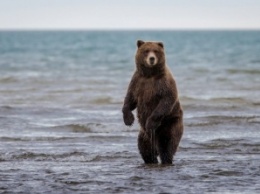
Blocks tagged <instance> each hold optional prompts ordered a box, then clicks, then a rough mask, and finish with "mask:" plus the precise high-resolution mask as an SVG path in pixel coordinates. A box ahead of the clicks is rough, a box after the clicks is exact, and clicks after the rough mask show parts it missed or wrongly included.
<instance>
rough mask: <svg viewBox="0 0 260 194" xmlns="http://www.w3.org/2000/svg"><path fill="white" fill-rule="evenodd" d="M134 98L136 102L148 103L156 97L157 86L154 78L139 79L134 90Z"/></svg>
mask: <svg viewBox="0 0 260 194" xmlns="http://www.w3.org/2000/svg"><path fill="white" fill-rule="evenodd" d="M135 98H136V99H137V101H138V103H145V104H147V103H148V104H149V103H152V102H154V101H155V100H156V99H157V98H158V87H157V82H156V80H155V79H153V78H150V79H141V80H139V83H138V84H137V87H136V90H135Z"/></svg>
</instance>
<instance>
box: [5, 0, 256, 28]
mask: <svg viewBox="0 0 260 194" xmlns="http://www.w3.org/2000/svg"><path fill="white" fill-rule="evenodd" d="M46 28H47V29H162V28H163V29H187V28H188V29H212V28H213V29H219V28H221V29H223V28H224V29H234V28H235V29H238V28H239V29H260V0H0V29H46Z"/></svg>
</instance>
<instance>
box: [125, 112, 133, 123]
mask: <svg viewBox="0 0 260 194" xmlns="http://www.w3.org/2000/svg"><path fill="white" fill-rule="evenodd" d="M134 120H135V117H134V115H133V113H132V112H127V113H124V123H125V125H127V126H132V125H133V123H134Z"/></svg>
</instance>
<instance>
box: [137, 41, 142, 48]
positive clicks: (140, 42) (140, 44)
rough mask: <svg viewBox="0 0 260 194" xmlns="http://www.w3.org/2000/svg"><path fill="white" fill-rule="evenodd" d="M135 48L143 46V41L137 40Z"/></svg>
mask: <svg viewBox="0 0 260 194" xmlns="http://www.w3.org/2000/svg"><path fill="white" fill-rule="evenodd" d="M136 44H137V47H138V48H139V47H140V46H142V45H143V44H144V41H142V40H137V43H136Z"/></svg>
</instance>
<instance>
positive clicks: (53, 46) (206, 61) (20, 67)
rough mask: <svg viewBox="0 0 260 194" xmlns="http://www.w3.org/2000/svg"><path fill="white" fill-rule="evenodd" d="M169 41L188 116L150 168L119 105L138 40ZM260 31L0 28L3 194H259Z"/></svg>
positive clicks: (135, 131) (0, 175)
mask: <svg viewBox="0 0 260 194" xmlns="http://www.w3.org/2000/svg"><path fill="white" fill-rule="evenodd" d="M137 39H148V40H162V41H164V43H165V48H166V54H167V61H168V65H169V66H170V68H171V70H172V72H173V74H174V75H175V77H176V80H177V84H178V88H179V94H180V100H181V103H182V105H183V108H184V124H185V132H184V135H183V139H182V141H181V143H180V147H179V150H178V152H177V154H176V156H175V159H174V165H171V166H162V165H144V164H143V161H142V159H141V157H140V155H139V153H138V149H137V135H138V124H137V121H136V122H135V124H134V126H133V127H131V128H129V127H126V126H124V125H123V121H122V114H121V106H122V103H123V98H124V95H125V92H126V88H127V84H128V82H129V80H130V78H131V75H132V73H133V70H134V65H133V64H134V53H135V49H136V46H135V41H136V40H137ZM259 53H260V32H259V31H251V32H250V31H249V32H246V31H244V32H239V31H237V32H221V31H220V32H210V31H208V32H206V31H202V32H183V31H173V32H170V31H168V32H160V31H154V32H152V31H149V32H144V31H131V32H126V31H125V32H119V31H116V32H113V31H107V32H101V31H99V32H95V31H92V32H0V67H1V71H0V142H1V143H0V193H1V192H3V193H101V192H104V193H151V192H152V193H259V192H260V183H259V178H260V168H259V166H260V141H259V138H260V133H259V129H260V107H259V106H260V98H259V96H260V56H259Z"/></svg>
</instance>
